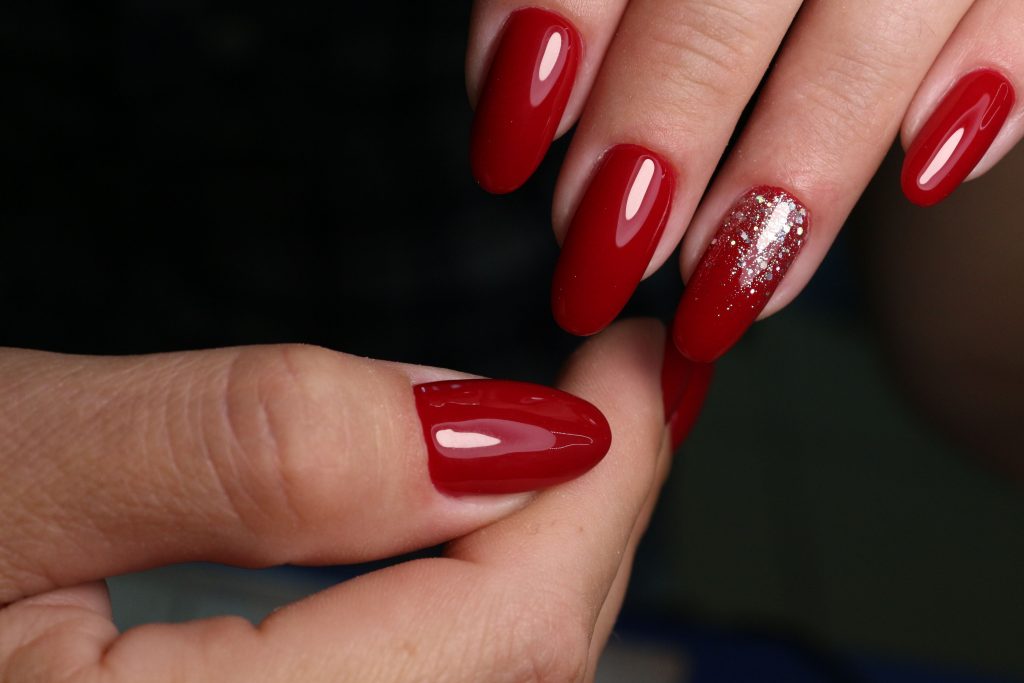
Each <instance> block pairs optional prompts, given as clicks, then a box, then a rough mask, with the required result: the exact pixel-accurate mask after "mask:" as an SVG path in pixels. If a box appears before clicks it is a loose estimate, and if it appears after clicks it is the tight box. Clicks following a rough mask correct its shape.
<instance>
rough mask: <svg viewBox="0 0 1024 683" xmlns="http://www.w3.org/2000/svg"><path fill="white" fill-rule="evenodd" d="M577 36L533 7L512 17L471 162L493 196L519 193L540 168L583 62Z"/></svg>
mask: <svg viewBox="0 0 1024 683" xmlns="http://www.w3.org/2000/svg"><path fill="white" fill-rule="evenodd" d="M580 45H581V43H580V37H579V33H578V32H577V31H576V29H575V28H574V27H573V25H572V24H570V23H569V22H568V21H566V20H565V19H564V18H562V17H560V16H559V15H557V14H555V13H553V12H548V11H547V10H542V9H538V8H536V7H528V8H526V9H521V10H517V11H516V12H513V13H512V15H511V16H510V17H509V18H508V21H507V22H506V24H505V27H504V30H503V31H502V34H501V38H500V42H499V44H498V48H497V50H495V53H494V60H493V61H492V62H491V67H490V70H489V71H488V73H487V79H486V81H485V82H484V86H483V89H482V90H481V92H480V101H479V102H478V103H477V108H476V117H475V119H474V121H473V134H472V139H471V142H470V164H471V165H472V168H473V175H474V176H475V177H476V180H477V182H479V183H480V185H481V187H483V188H484V189H485V190H487V191H488V192H493V193H496V194H504V193H506V192H512V191H513V190H515V189H517V188H518V187H519V186H521V185H522V184H523V183H525V182H526V180H527V179H528V178H529V177H530V176H531V175H532V174H533V172H534V171H535V170H537V166H539V165H540V162H541V160H542V159H543V158H544V155H545V154H546V153H547V151H548V147H550V146H551V141H552V140H553V139H554V137H555V133H556V132H557V130H558V124H559V122H560V121H561V120H562V114H563V113H564V112H565V105H566V104H567V103H568V101H569V94H570V93H571V92H572V86H573V82H574V81H575V79H576V67H577V65H578V63H579V58H580Z"/></svg>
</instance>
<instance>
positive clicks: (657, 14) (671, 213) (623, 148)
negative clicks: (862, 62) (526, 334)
mask: <svg viewBox="0 0 1024 683" xmlns="http://www.w3.org/2000/svg"><path fill="white" fill-rule="evenodd" d="M799 6H800V0H781V1H776V2H759V1H753V0H710V1H709V0H682V1H679V0H633V2H631V3H630V4H629V7H628V9H627V11H626V13H625V15H624V17H623V19H622V22H621V24H620V27H619V30H618V31H617V33H616V35H615V39H614V41H613V43H612V46H611V48H610V49H609V52H608V55H607V57H606V58H605V60H604V63H603V65H602V67H601V72H600V76H599V77H598V80H597V83H596V84H595V86H594V90H593V92H592V93H591V95H590V97H589V98H588V100H587V105H586V110H585V112H584V115H583V119H582V121H581V124H580V126H579V129H578V130H577V132H576V135H575V137H574V139H573V142H572V146H571V148H570V151H569V154H568V156H567V157H566V160H565V164H564V165H563V167H562V173H561V176H560V177H559V181H558V187H557V190H556V193H555V202H554V210H553V217H554V227H555V234H556V236H557V237H558V238H559V241H562V239H563V237H564V243H563V245H562V253H561V256H560V258H559V262H558V267H557V269H556V271H555V277H554V283H553V286H552V308H553V311H554V314H555V319H556V320H557V321H558V323H559V324H560V325H561V326H562V327H563V328H565V329H566V330H568V331H569V332H572V333H574V334H593V333H595V332H597V331H599V330H601V329H603V328H604V327H605V326H606V325H608V324H609V323H610V322H611V321H612V320H613V319H614V318H615V317H616V316H617V315H618V314H619V312H620V311H621V310H622V308H623V306H625V304H626V303H627V301H628V300H629V298H630V296H631V295H632V294H633V292H634V290H635V289H636V286H637V285H638V284H639V282H640V280H641V279H642V278H643V277H646V275H649V274H650V273H652V272H654V270H656V269H657V268H658V267H659V266H660V265H661V264H662V263H663V262H664V261H665V259H667V258H668V256H669V254H671V253H672V250H673V249H675V247H676V245H677V244H678V242H679V239H680V238H681V237H682V235H683V232H684V230H685V228H686V226H687V224H688V223H689V221H690V218H691V216H692V215H693V211H694V209H695V207H696V206H697V202H698V201H699V199H700V197H701V195H702V194H703V192H704V188H705V185H706V184H707V182H708V179H709V178H710V177H711V174H712V172H713V171H714V169H715V167H716V165H717V164H718V160H719V158H720V157H721V155H722V151H723V150H724V149H725V146H726V144H727V143H728V141H729V137H730V136H731V135H732V131H733V128H734V127H735V125H736V121H737V119H738V118H739V116H740V114H741V112H742V111H743V108H744V107H745V106H746V103H747V101H748V100H749V99H750V96H751V95H752V94H753V92H754V89H755V88H756V87H757V84H758V83H759V82H760V80H761V77H762V75H763V74H764V71H765V69H766V68H767V67H768V64H769V63H770V61H771V59H772V55H773V54H774V53H775V51H776V49H777V48H778V45H779V43H780V42H781V41H782V38H783V36H784V35H785V33H786V29H787V28H788V27H789V24H790V22H791V20H792V18H793V15H794V14H795V13H796V11H797V9H798V8H799ZM570 218H571V220H570Z"/></svg>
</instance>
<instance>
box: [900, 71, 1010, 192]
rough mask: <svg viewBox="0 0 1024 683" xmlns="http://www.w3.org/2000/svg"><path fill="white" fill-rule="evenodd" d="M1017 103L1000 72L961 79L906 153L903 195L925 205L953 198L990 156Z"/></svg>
mask: <svg viewBox="0 0 1024 683" xmlns="http://www.w3.org/2000/svg"><path fill="white" fill-rule="evenodd" d="M1015 101H1016V94H1015V93H1014V90H1013V85H1011V84H1010V81H1009V80H1007V78H1006V77H1005V76H1003V75H1002V74H1001V73H999V72H998V71H993V70H992V69H979V70H977V71H972V72H971V73H969V74H967V75H965V76H964V77H963V78H961V79H960V80H959V81H957V83H956V85H954V86H953V89H952V90H950V91H949V93H948V94H947V95H946V96H945V97H944V98H942V101H941V102H940V103H939V106H938V107H936V108H935V111H934V112H933V113H932V115H931V117H930V118H929V119H928V121H927V122H926V123H925V124H924V127H923V128H921V131H920V132H919V133H918V134H917V137H915V138H914V142H913V144H911V145H910V149H909V150H908V151H907V157H906V159H904V161H903V175H902V178H901V183H902V185H903V194H905V195H906V196H907V198H908V199H909V200H910V201H912V202H914V203H915V204H919V205H920V206H931V205H932V204H936V203H938V202H940V201H942V200H943V199H945V198H946V197H948V196H949V195H950V194H951V193H952V192H953V190H955V189H956V188H957V186H959V185H960V183H962V182H963V181H964V179H965V178H966V177H967V176H969V175H970V174H971V171H972V170H974V167H975V166H977V165H978V162H979V161H981V158H982V157H983V156H985V152H987V151H988V148H989V147H990V146H991V145H992V142H993V141H994V140H995V139H996V136H997V135H998V134H999V130H1000V129H1001V128H1002V127H1003V124H1004V123H1005V122H1006V117H1007V116H1009V114H1010V110H1011V109H1013V104H1014V102H1015Z"/></svg>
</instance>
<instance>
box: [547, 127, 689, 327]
mask: <svg viewBox="0 0 1024 683" xmlns="http://www.w3.org/2000/svg"><path fill="white" fill-rule="evenodd" d="M674 189H675V176H674V173H673V171H672V168H671V167H670V166H669V165H668V163H666V162H665V161H663V160H662V159H661V158H660V157H659V156H658V155H656V154H654V153H653V152H651V151H649V150H647V149H645V148H643V147H639V146H637V145H618V146H616V147H613V148H611V149H610V150H608V152H607V153H606V154H605V155H604V158H603V159H602V160H601V163H600V165H599V167H598V169H597V172H596V173H595V174H594V178H593V180H591V181H590V185H589V186H588V187H587V191H586V192H585V193H584V195H583V198H582V199H581V200H580V204H579V208H578V209H576V215H575V216H574V217H573V220H572V224H571V225H570V226H569V232H568V233H567V234H566V237H565V243H564V244H563V245H562V254H561V256H560V257H559V259H558V266H557V267H556V268H555V276H554V282H553V283H552V287H551V308H552V311H553V312H554V315H555V320H557V321H558V324H559V325H561V326H562V327H563V328H564V329H565V330H566V331H568V332H572V333H573V334H579V335H589V334H595V333H597V332H600V331H601V330H603V329H604V328H605V327H607V326H608V325H609V324H610V323H611V322H612V321H613V320H615V316H617V315H618V314H619V312H621V311H622V308H623V307H624V306H625V305H626V303H627V302H628V301H629V297H630V296H632V295H633V292H634V291H635V290H636V287H637V285H638V284H639V283H640V279H641V278H642V277H643V275H644V271H646V270H647V266H648V265H649V264H650V262H651V256H653V255H654V250H655V248H657V246H658V240H659V239H660V238H661V233H662V230H664V228H665V221H666V220H667V219H668V214H669V208H670V207H671V204H672V193H673V191H674Z"/></svg>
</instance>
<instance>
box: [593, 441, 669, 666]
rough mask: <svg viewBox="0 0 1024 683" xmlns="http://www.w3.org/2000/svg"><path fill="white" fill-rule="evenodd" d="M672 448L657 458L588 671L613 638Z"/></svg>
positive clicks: (603, 611) (602, 616)
mask: <svg viewBox="0 0 1024 683" xmlns="http://www.w3.org/2000/svg"><path fill="white" fill-rule="evenodd" d="M666 438H669V436H668V434H666ZM669 447H670V444H669V443H666V444H665V446H664V447H663V448H662V449H661V451H660V452H659V454H658V465H657V475H656V478H655V482H656V483H655V485H654V486H653V487H652V488H651V491H650V492H649V493H648V494H647V500H645V501H644V504H643V507H642V508H641V509H640V514H639V515H638V516H637V519H636V522H635V523H634V524H633V530H632V531H631V532H630V535H629V540H628V541H627V542H626V550H625V552H624V553H623V554H622V561H621V562H620V563H619V568H618V571H617V572H616V574H615V578H614V579H613V581H612V585H611V587H610V588H609V589H608V596H607V597H606V598H605V601H604V604H602V605H601V609H600V611H599V612H598V615H597V620H596V623H595V624H594V636H593V638H592V639H591V642H590V653H589V655H588V664H587V671H590V672H595V671H597V665H598V662H599V661H600V659H601V654H602V653H603V652H604V649H605V647H606V646H607V645H608V639H609V638H610V637H611V635H612V631H613V629H614V628H615V624H616V622H617V621H618V618H619V612H620V611H621V610H622V603H623V601H624V600H625V598H626V591H627V590H628V588H629V581H630V576H631V574H632V572H633V562H634V560H635V559H636V551H637V548H638V547H639V545H640V541H641V540H642V539H643V536H644V534H645V533H646V532H647V527H648V526H649V525H650V522H651V516H652V515H653V514H654V508H655V506H656V505H657V502H658V496H659V495H660V494H661V489H662V487H663V486H664V484H665V480H666V479H667V478H668V473H669V466H670V462H671V455H672V451H671V450H670V448H669Z"/></svg>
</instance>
